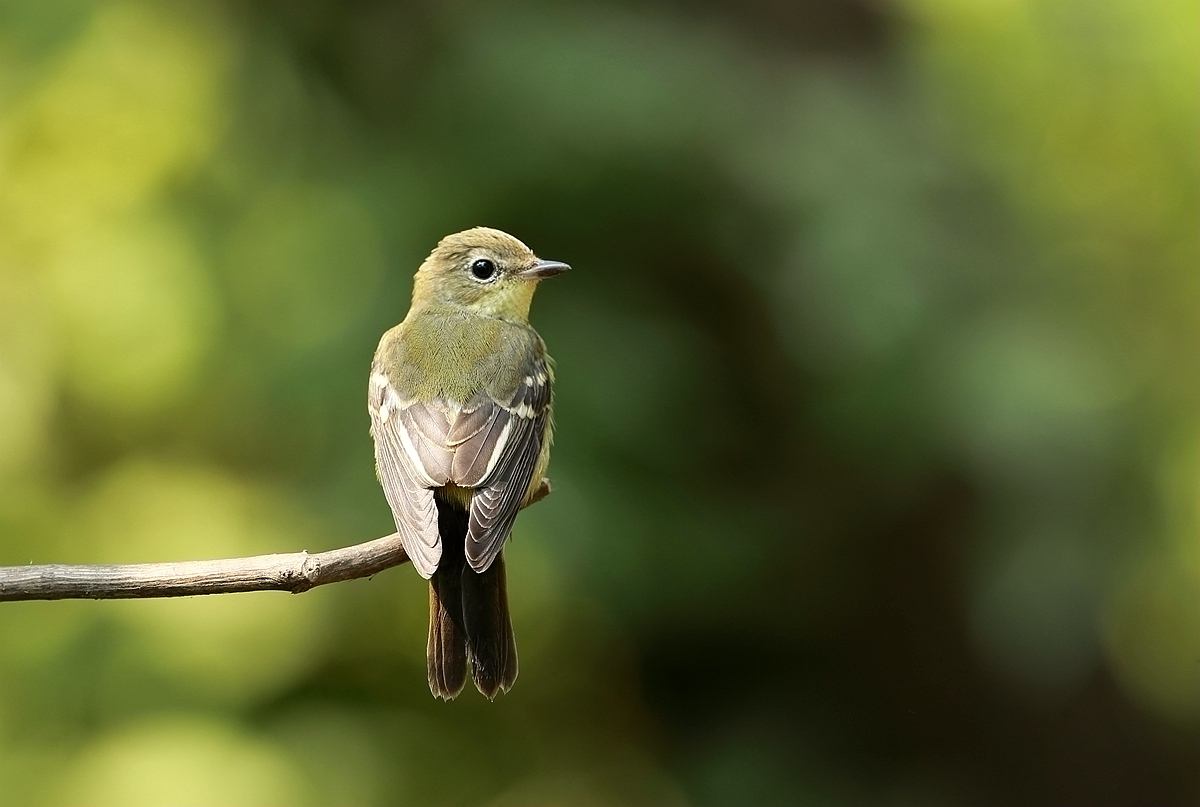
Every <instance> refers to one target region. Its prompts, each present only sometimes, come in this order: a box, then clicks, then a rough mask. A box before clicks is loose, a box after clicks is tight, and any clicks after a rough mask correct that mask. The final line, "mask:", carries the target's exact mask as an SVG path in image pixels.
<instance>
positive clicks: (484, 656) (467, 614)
mask: <svg viewBox="0 0 1200 807" xmlns="http://www.w3.org/2000/svg"><path fill="white" fill-rule="evenodd" d="M461 581H462V616H463V625H464V626H465V627H466V629H467V654H468V655H469V656H470V657H471V668H472V673H473V676H474V678H475V686H476V687H477V688H478V689H479V691H480V692H482V693H483V694H484V696H485V697H487V698H488V699H492V698H495V697H496V695H498V694H500V693H501V692H507V691H508V690H509V689H511V688H512V685H513V682H514V681H516V680H517V642H516V639H515V637H514V636H513V629H512V620H511V619H509V616H508V583H507V581H506V580H505V574H504V555H503V554H500V555H497V556H496V559H495V560H494V561H493V562H492V565H491V566H489V567H488V569H487V570H486V571H483V572H480V573H478V574H476V573H475V571H474V570H473V569H471V567H470V566H466V565H464V566H463V567H462V577H461ZM431 680H432V679H431Z"/></svg>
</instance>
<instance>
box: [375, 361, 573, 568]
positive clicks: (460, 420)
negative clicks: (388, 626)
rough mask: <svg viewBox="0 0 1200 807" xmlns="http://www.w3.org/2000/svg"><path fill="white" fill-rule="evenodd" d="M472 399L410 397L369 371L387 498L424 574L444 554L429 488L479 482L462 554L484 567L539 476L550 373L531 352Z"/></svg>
mask: <svg viewBox="0 0 1200 807" xmlns="http://www.w3.org/2000/svg"><path fill="white" fill-rule="evenodd" d="M510 367H511V369H510V370H509V371H508V372H506V373H504V374H503V375H504V376H506V377H505V378H501V379H497V380H496V383H494V384H492V385H489V386H488V387H487V388H485V389H483V390H481V391H479V392H478V393H476V394H475V395H474V396H473V397H472V398H471V399H470V400H469V401H467V402H466V403H462V404H460V403H457V402H454V401H448V400H446V399H444V398H438V399H435V400H432V401H417V400H412V399H409V398H407V397H406V396H405V393H404V391H403V390H399V389H397V387H396V385H395V383H393V381H392V380H391V379H390V378H389V377H388V375H387V374H386V373H385V372H384V371H383V370H382V369H381V368H380V367H379V366H375V367H373V368H372V373H371V397H370V405H369V406H368V409H369V410H370V413H371V433H372V435H373V436H374V438H375V461H376V467H377V469H378V473H379V481H380V483H381V484H382V485H383V489H384V495H385V496H386V497H387V500H388V504H389V505H390V506H391V508H392V514H393V515H394V517H395V519H396V529H397V532H399V534H400V538H401V540H402V541H403V543H404V549H405V551H406V552H407V553H408V555H409V558H410V559H411V560H412V563H413V566H415V567H416V569H417V571H418V572H419V573H420V574H421V575H422V576H424V577H429V576H431V575H432V574H433V572H434V571H436V569H437V565H438V561H439V560H440V559H441V555H442V547H441V539H440V537H439V535H438V515H437V504H436V503H435V502H434V498H433V488H438V487H442V486H444V485H448V484H453V485H456V486H458V487H461V488H468V489H474V491H475V495H474V496H473V497H472V501H471V507H470V511H471V512H470V521H469V526H468V530H467V536H466V557H467V561H468V562H469V563H470V564H471V568H473V569H474V570H475V571H477V572H481V571H484V570H485V569H487V568H488V567H489V566H490V565H491V564H492V561H493V560H494V559H495V557H496V555H498V554H499V553H500V550H501V549H502V548H503V546H504V541H505V539H506V538H507V537H508V534H509V532H510V531H511V530H512V524H513V520H514V519H515V518H516V515H517V511H518V510H520V509H521V505H522V504H523V503H524V499H525V495H526V493H527V492H528V489H529V487H530V484H531V482H532V480H533V475H534V472H535V471H536V466H537V463H538V459H539V457H540V456H541V452H542V444H543V441H544V440H545V439H546V432H547V424H548V423H549V419H550V403H551V384H552V376H551V373H550V369H549V367H548V364H547V361H546V358H545V356H544V354H543V353H542V352H541V351H540V350H539V351H534V352H531V353H529V354H527V355H526V356H525V357H524V358H523V359H522V360H521V361H520V362H519V363H514V364H513V365H510Z"/></svg>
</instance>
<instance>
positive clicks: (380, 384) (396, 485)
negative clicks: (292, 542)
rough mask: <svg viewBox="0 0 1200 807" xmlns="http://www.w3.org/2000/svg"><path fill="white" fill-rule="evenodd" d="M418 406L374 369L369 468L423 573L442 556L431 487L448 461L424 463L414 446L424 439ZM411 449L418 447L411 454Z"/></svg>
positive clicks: (429, 572) (430, 571) (427, 573)
mask: <svg viewBox="0 0 1200 807" xmlns="http://www.w3.org/2000/svg"><path fill="white" fill-rule="evenodd" d="M418 407H419V408H421V409H424V407H423V406H422V405H421V404H417V403H414V402H410V401H407V402H406V401H403V400H402V399H401V398H400V396H399V394H398V393H396V391H395V390H393V389H392V388H391V386H390V385H389V384H388V382H387V379H386V376H384V375H383V374H382V373H381V372H380V371H379V370H378V368H375V369H374V371H373V372H372V373H371V395H370V398H369V406H368V407H367V409H368V411H369V412H370V414H371V435H372V436H373V437H374V438H375V469H376V472H377V474H378V476H379V483H380V484H381V485H382V486H383V493H384V497H385V498H386V499H387V502H388V506H389V507H390V508H391V510H392V517H393V518H394V519H395V521H396V532H397V533H399V535H400V540H401V542H402V543H403V544H404V551H405V552H407V553H408V557H409V560H411V561H412V564H413V566H414V567H415V568H416V570H417V572H418V573H419V574H420V575H421V576H422V577H425V578H429V577H431V576H432V575H433V573H434V571H436V570H437V565H438V561H439V560H441V557H442V544H441V538H440V536H439V535H438V513H437V503H436V502H435V501H434V499H433V490H432V488H433V487H436V486H437V484H444V481H443V482H441V483H439V482H438V479H440V478H442V474H441V467H440V466H441V465H448V463H427V462H426V461H425V460H424V455H423V454H421V453H420V449H418V446H419V445H422V444H424V443H426V442H427V441H426V440H425V438H424V436H423V435H422V434H421V432H420V429H419V428H418V427H417V426H416V423H417V418H418V417H422V418H423V417H425V416H426V415H425V413H415V412H413V411H412V410H414V409H416V408H418ZM406 442H407V445H408V446H411V447H412V451H410V450H409V448H408V447H406ZM414 451H416V452H418V453H417V456H416V457H414V456H413V452H414ZM431 483H432V484H431Z"/></svg>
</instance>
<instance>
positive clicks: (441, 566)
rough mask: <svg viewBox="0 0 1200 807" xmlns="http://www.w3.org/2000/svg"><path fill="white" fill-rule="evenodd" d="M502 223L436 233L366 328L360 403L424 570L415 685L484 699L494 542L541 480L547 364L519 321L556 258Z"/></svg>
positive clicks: (502, 648) (505, 672) (495, 571)
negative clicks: (403, 293)
mask: <svg viewBox="0 0 1200 807" xmlns="http://www.w3.org/2000/svg"><path fill="white" fill-rule="evenodd" d="M570 268H571V267H569V266H568V265H567V264H565V263H559V262H558V261H544V260H540V259H538V257H537V256H536V255H534V254H533V252H532V250H530V249H529V247H527V246H525V244H523V243H521V242H520V241H518V240H517V239H516V238H514V237H512V236H511V235H509V234H507V233H504V232H501V231H499V230H493V229H491V228H488V227H476V228H474V229H470V230H464V231H463V232H460V233H455V234H454V235H448V236H446V237H445V238H443V239H442V240H441V241H440V242H439V243H438V245H437V247H435V248H434V250H433V252H431V253H430V254H429V257H428V258H426V259H425V261H424V263H422V264H421V266H420V268H419V269H418V270H417V273H416V276H415V277H414V279H413V295H412V305H411V307H410V308H409V311H408V315H407V316H406V317H405V318H404V321H403V322H401V323H400V324H399V325H397V326H396V327H394V328H392V329H391V330H389V331H388V332H387V333H385V334H384V335H383V338H382V339H380V341H379V347H378V349H377V350H376V351H375V359H374V361H373V362H372V364H371V378H370V384H369V388H368V395H369V397H368V404H367V409H368V410H369V411H370V414H371V436H372V437H373V439H374V441H375V469H376V473H377V475H378V476H379V482H380V484H381V485H382V486H383V492H384V495H385V496H386V498H387V501H388V504H389V505H390V506H391V509H392V515H393V517H394V518H395V520H396V531H397V532H398V533H399V535H400V539H401V541H402V542H403V544H404V549H405V551H406V552H407V553H408V557H409V559H410V560H411V561H412V564H413V566H414V567H415V568H416V570H417V572H418V573H419V574H420V575H421V576H422V577H424V578H426V579H427V580H429V637H428V642H427V644H426V650H425V653H426V661H427V672H428V678H429V690H430V691H431V692H432V693H433V695H434V696H435V697H438V698H443V699H445V700H450V699H452V698H454V697H455V696H456V695H458V693H459V692H461V691H462V688H463V685H464V684H465V683H466V675H467V661H468V660H469V661H470V663H471V670H472V677H473V678H474V680H475V686H476V687H477V688H478V689H479V691H480V692H481V693H483V695H484V696H486V697H487V698H489V699H493V698H495V697H496V695H497V694H499V693H501V692H507V691H508V690H509V689H510V688H511V687H512V685H513V682H514V681H516V678H517V646H516V642H515V640H514V637H513V629H512V621H511V619H510V618H509V613H508V591H507V584H506V582H505V575H504V543H505V541H506V540H507V539H508V536H509V533H510V532H511V531H512V526H513V521H514V520H515V519H516V517H517V512H518V511H519V510H520V509H521V508H522V507H525V506H526V505H529V504H532V503H533V502H534V501H537V500H538V499H540V498H542V497H543V496H545V495H546V494H547V493H549V491H550V485H549V480H548V479H546V476H545V474H546V468H547V466H548V464H549V461H550V443H551V439H552V431H553V418H552V416H551V409H552V405H553V384H554V372H553V364H552V362H551V359H550V357H549V356H548V355H547V354H546V345H545V343H544V342H543V341H542V338H541V336H539V335H538V333H537V331H535V330H534V329H533V328H532V327H531V326H530V324H529V305H530V303H531V302H532V300H533V293H534V291H535V290H536V289H537V286H538V283H539V282H541V281H542V280H544V279H546V278H548V277H553V276H555V275H558V274H561V273H563V272H565V271H567V270H568V269H570Z"/></svg>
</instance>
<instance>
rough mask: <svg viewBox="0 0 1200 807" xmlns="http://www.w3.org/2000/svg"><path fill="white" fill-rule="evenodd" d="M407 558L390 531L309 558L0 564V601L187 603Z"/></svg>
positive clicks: (352, 573)
mask: <svg viewBox="0 0 1200 807" xmlns="http://www.w3.org/2000/svg"><path fill="white" fill-rule="evenodd" d="M407 560H408V555H406V554H404V547H403V546H402V545H401V543H400V536H399V535H396V534H395V533H393V534H391V535H389V536H387V537H385V538H376V539H375V540H374V541H367V542H366V543H362V544H355V545H354V546H348V547H344V548H342V549H332V550H330V551H328V552H318V553H317V554H315V555H310V554H309V553H308V552H291V553H287V554H282V555H258V556H255V557H251V558H224V559H221V560H193V561H187V562H184V563H129V564H122V565H114V566H83V565H75V564H50V565H46V566H0V602H12V601H17V600H81V599H89V600H119V599H140V598H144V597H190V596H193V595H196V594H231V593H233V592H238V591H290V592H291V593H293V594H299V593H301V592H303V591H308V590H309V589H310V588H315V587H317V586H323V585H325V584H326V583H337V582H339V581H342V580H354V579H356V578H359V577H369V576H371V575H373V574H375V573H376V572H380V571H383V570H384V569H387V568H390V567H392V566H398V565H400V564H401V563H405V562H406V561H407Z"/></svg>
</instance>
